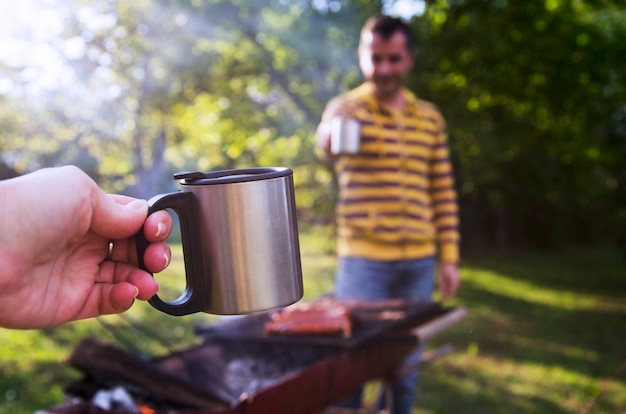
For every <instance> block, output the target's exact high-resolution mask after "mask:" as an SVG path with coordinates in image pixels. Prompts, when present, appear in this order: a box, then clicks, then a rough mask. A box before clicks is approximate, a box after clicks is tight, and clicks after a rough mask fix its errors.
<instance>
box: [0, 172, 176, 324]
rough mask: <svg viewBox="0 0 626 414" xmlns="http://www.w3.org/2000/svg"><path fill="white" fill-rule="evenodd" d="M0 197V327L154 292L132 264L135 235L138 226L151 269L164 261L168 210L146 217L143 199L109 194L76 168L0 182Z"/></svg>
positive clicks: (74, 314) (49, 320) (118, 308)
mask: <svg viewBox="0 0 626 414" xmlns="http://www.w3.org/2000/svg"><path fill="white" fill-rule="evenodd" d="M0 201H1V203H0V205H1V208H0V269H1V270H0V326H4V327H9V328H24V329H28V328H42V327H49V326H56V325H60V324H63V323H66V322H69V321H74V320H78V319H84V318H89V317H95V316H98V315H104V314H112V313H120V312H124V311H126V310H128V309H129V308H130V307H131V305H132V304H133V302H134V300H135V298H137V299H141V300H147V299H149V298H151V297H152V296H153V295H154V294H155V293H156V292H157V290H158V285H157V283H156V282H155V281H154V279H153V278H152V276H151V275H150V274H149V273H148V272H146V271H144V270H141V269H139V268H138V267H137V253H136V248H135V242H134V237H133V236H134V235H135V234H136V233H137V232H138V231H139V230H140V229H141V227H142V225H143V226H144V231H145V235H146V238H147V239H148V241H149V242H150V245H149V246H148V248H147V249H146V252H145V255H144V262H145V265H146V268H147V269H148V270H149V271H150V272H154V273H156V272H159V271H161V270H163V269H164V268H165V267H167V265H168V264H169V261H170V258H171V252H170V249H169V246H168V245H167V244H166V243H165V240H167V238H168V236H169V234H170V232H171V229H172V219H171V217H170V215H169V213H167V212H166V211H159V212H155V213H154V214H151V215H150V216H149V217H146V216H147V213H148V205H147V202H146V201H145V200H136V199H133V198H130V197H125V196H119V195H107V194H105V193H104V192H103V191H102V190H101V189H100V188H99V187H98V185H97V184H96V183H95V182H94V181H93V180H92V179H91V178H89V176H87V174H85V173H84V172H82V171H81V170H79V169H78V168H76V167H61V168H51V169H43V170H39V171H37V172H35V173H32V174H27V175H24V176H21V177H17V178H14V179H10V180H6V181H0ZM110 242H112V246H113V248H112V251H110V250H109V245H110Z"/></svg>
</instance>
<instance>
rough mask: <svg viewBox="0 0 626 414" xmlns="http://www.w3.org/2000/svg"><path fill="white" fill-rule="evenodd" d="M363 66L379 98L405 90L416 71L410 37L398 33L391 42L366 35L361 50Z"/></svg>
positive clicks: (389, 39) (391, 37)
mask: <svg viewBox="0 0 626 414" xmlns="http://www.w3.org/2000/svg"><path fill="white" fill-rule="evenodd" d="M359 65H360V66H361V71H362V72H363V76H365V79H366V80H367V81H371V82H372V84H373V85H374V93H375V94H376V96H378V97H379V98H383V99H384V98H390V97H392V96H393V95H395V94H396V93H397V92H398V91H399V90H400V89H401V88H402V86H403V84H404V79H405V78H406V76H407V74H408V73H409V71H410V70H411V68H412V67H413V54H412V53H411V52H410V51H409V50H408V49H407V47H406V37H405V35H404V34H403V33H402V32H395V33H394V34H392V35H391V36H390V37H389V38H388V39H384V38H383V37H381V36H380V35H379V34H376V33H366V34H364V36H363V39H361V45H360V46H359Z"/></svg>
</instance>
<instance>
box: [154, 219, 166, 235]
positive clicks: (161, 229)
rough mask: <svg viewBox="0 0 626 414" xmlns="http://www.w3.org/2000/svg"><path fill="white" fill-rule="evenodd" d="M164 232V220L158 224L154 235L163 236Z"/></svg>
mask: <svg viewBox="0 0 626 414" xmlns="http://www.w3.org/2000/svg"><path fill="white" fill-rule="evenodd" d="M163 234H165V224H163V223H162V222H160V221H159V224H157V231H156V234H155V235H154V237H157V238H159V237H161V236H162V235H163Z"/></svg>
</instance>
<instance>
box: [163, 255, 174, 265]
mask: <svg viewBox="0 0 626 414" xmlns="http://www.w3.org/2000/svg"><path fill="white" fill-rule="evenodd" d="M163 257H164V258H165V265H164V266H163V268H166V267H167V266H169V265H170V261H171V260H172V257H171V255H170V254H169V253H168V252H163Z"/></svg>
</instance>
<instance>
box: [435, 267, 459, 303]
mask: <svg viewBox="0 0 626 414" xmlns="http://www.w3.org/2000/svg"><path fill="white" fill-rule="evenodd" d="M460 283H461V277H460V276H459V267H458V265H457V264H456V263H443V264H442V265H441V274H440V276H439V292H440V293H441V298H442V299H449V298H451V297H453V296H454V295H455V294H456V291H457V289H458V287H459V284H460Z"/></svg>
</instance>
